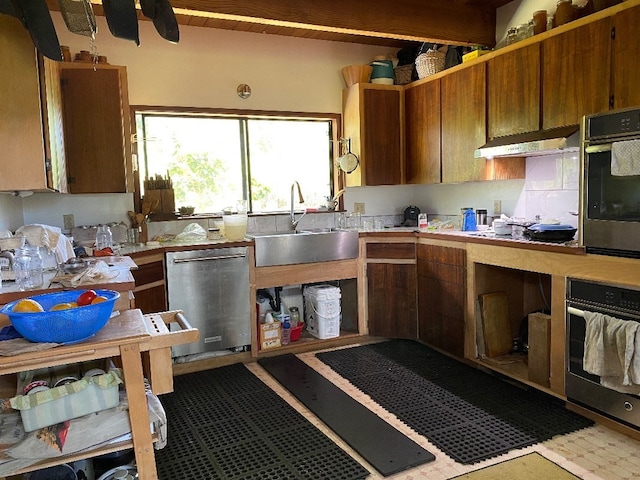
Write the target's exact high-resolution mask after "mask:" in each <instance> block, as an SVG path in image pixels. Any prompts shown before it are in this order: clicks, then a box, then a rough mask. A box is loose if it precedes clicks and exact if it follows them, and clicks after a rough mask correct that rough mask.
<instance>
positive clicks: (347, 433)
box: [258, 354, 435, 478]
mask: <svg viewBox="0 0 640 480" xmlns="http://www.w3.org/2000/svg"><path fill="white" fill-rule="evenodd" d="M258 363H260V365H262V367H264V368H265V369H266V370H267V372H269V373H270V374H271V375H272V376H273V377H274V378H275V379H276V380H278V382H280V383H281V384H282V385H283V386H284V387H285V388H286V389H287V390H289V391H290V392H291V393H292V394H293V395H294V396H295V397H296V398H297V399H298V400H300V402H302V403H303V404H304V405H305V406H306V407H307V408H309V410H311V411H312V412H313V413H314V414H315V415H317V416H318V418H320V420H322V421H323V422H324V423H325V424H326V425H327V426H328V427H329V428H330V429H331V430H333V431H334V432H335V433H336V434H337V435H338V436H339V437H340V438H342V439H343V440H344V441H345V442H346V443H347V444H348V445H349V446H351V447H352V448H353V449H354V450H355V451H356V452H358V453H359V454H360V455H362V457H363V458H364V459H365V460H366V461H368V462H369V463H370V464H371V465H372V466H373V467H374V468H375V469H376V470H378V471H379V472H380V473H381V474H382V475H384V476H385V477H386V476H389V475H392V474H394V473H398V472H402V471H404V470H406V469H408V468H411V467H415V466H417V465H421V464H423V463H427V462H431V461H433V460H435V457H434V456H433V455H432V454H431V453H429V452H428V451H427V450H425V449H424V448H422V447H421V446H420V445H418V444H417V443H415V442H414V441H413V440H411V439H410V438H408V437H407V436H405V435H404V434H402V433H401V432H399V431H398V430H396V429H395V428H394V427H392V426H391V425H389V424H388V423H387V422H385V421H384V420H382V419H381V418H380V417H378V416H377V415H376V414H374V413H373V412H372V411H370V410H369V409H367V408H366V407H364V406H363V405H362V404H361V403H359V402H357V401H356V400H354V399H353V398H351V397H350V396H349V395H347V394H346V393H345V392H343V391H342V390H341V389H340V388H338V387H336V386H335V385H334V384H333V383H331V382H330V381H328V380H327V379H326V378H324V377H323V376H322V375H320V374H319V373H318V372H316V371H315V370H314V369H313V368H311V367H309V366H308V365H307V364H306V363H304V362H303V361H302V360H300V359H299V358H297V357H296V356H295V355H291V354H288V355H280V356H277V357H271V358H265V359H262V360H259V361H258ZM325 478H334V477H325Z"/></svg>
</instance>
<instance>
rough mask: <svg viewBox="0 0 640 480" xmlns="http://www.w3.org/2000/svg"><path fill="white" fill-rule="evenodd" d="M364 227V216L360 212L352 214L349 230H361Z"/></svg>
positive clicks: (350, 215)
mask: <svg viewBox="0 0 640 480" xmlns="http://www.w3.org/2000/svg"><path fill="white" fill-rule="evenodd" d="M361 227H362V216H361V215H360V213H359V212H351V213H350V214H349V228H351V229H354V230H360V228H361Z"/></svg>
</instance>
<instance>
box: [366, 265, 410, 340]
mask: <svg viewBox="0 0 640 480" xmlns="http://www.w3.org/2000/svg"><path fill="white" fill-rule="evenodd" d="M367 280H368V292H367V293H368V310H367V311H368V314H369V321H368V324H369V334H370V335H375V336H380V337H389V338H409V339H415V338H417V327H416V267H415V265H401V264H393V263H369V264H367Z"/></svg>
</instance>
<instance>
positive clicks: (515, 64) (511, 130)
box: [487, 43, 540, 138]
mask: <svg viewBox="0 0 640 480" xmlns="http://www.w3.org/2000/svg"><path fill="white" fill-rule="evenodd" d="M487 108H488V112H487V113H488V117H487V119H488V121H487V133H488V136H489V138H495V137H504V136H506V135H513V134H517V133H525V132H534V131H536V130H539V129H540V44H539V43H535V44H532V45H528V46H526V47H523V48H519V49H517V50H512V51H510V52H507V53H505V54H503V55H498V56H496V57H493V58H492V59H490V60H489V61H488V62H487Z"/></svg>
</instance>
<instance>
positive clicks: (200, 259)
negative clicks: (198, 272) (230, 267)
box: [173, 253, 247, 263]
mask: <svg viewBox="0 0 640 480" xmlns="http://www.w3.org/2000/svg"><path fill="white" fill-rule="evenodd" d="M246 256H247V255H246V254H245V253H236V254H234V255H214V256H212V257H194V258H174V259H173V263H191V262H208V261H210V260H229V259H233V258H246Z"/></svg>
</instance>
